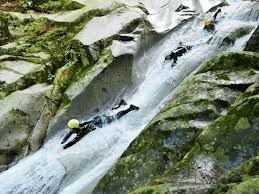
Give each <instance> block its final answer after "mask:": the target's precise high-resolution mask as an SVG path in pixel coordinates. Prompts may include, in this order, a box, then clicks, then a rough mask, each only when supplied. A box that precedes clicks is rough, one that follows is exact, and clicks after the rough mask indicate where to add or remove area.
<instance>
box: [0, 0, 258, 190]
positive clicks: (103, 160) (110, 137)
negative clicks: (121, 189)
mask: <svg viewBox="0 0 259 194" xmlns="http://www.w3.org/2000/svg"><path fill="white" fill-rule="evenodd" d="M229 3H230V6H226V7H223V8H222V13H221V14H219V16H218V20H219V22H218V24H217V25H216V31H215V32H214V33H210V32H207V31H204V30H203V21H204V17H206V18H207V17H209V16H211V15H212V13H208V14H206V15H205V16H196V17H195V18H193V19H191V20H189V21H187V22H186V23H185V24H184V25H182V26H180V27H179V28H177V29H176V30H173V31H172V32H170V33H168V34H167V36H166V37H165V38H163V39H162V40H160V41H159V42H157V43H155V44H154V45H153V47H152V48H151V49H149V50H148V51H146V52H145V54H144V55H143V57H142V58H139V59H136V60H135V61H134V70H135V71H134V72H133V78H134V79H138V77H139V76H142V77H144V79H143V81H142V82H141V83H140V85H139V86H138V88H136V89H135V92H134V93H133V95H132V92H131V95H130V96H129V95H127V94H125V96H124V98H125V99H126V100H127V102H128V104H135V105H137V106H139V107H140V110H139V111H133V112H130V113H128V114H127V115H126V116H124V117H123V118H122V119H120V120H118V121H116V122H114V123H112V124H109V125H107V126H104V127H103V128H100V129H97V130H95V131H93V132H91V133H89V134H88V135H87V136H85V137H84V138H83V139H82V140H81V141H79V142H78V143H77V144H75V145H74V146H72V147H71V148H69V149H67V150H65V151H63V152H62V153H57V148H58V147H59V146H60V141H61V139H62V137H63V136H64V134H65V133H66V129H64V130H62V131H60V133H58V134H57V135H56V136H55V137H53V138H52V139H50V140H49V141H48V142H46V143H45V145H44V147H43V148H41V149H40V150H39V151H38V152H36V153H35V154H33V155H31V156H28V157H26V158H25V159H23V160H21V161H20V162H19V163H18V164H16V165H15V166H13V167H12V168H10V169H9V170H7V171H5V172H3V173H1V174H0V183H1V184H0V193H1V194H25V193H33V194H34V193H35V194H41V193H42V194H46V193H48V194H53V193H61V194H75V193H82V194H83V193H84V194H85V193H91V191H92V190H93V189H94V187H95V186H96V184H97V183H98V181H99V180H100V179H101V178H102V176H104V175H105V173H106V172H107V171H108V170H109V169H110V168H111V167H112V165H114V164H115V163H116V161H117V160H118V158H119V157H120V156H121V154H122V153H123V152H124V151H125V150H126V148H127V147H128V146H129V144H130V143H131V142H132V141H133V140H134V138H136V136H137V135H138V134H139V133H140V132H141V131H142V130H143V129H144V128H145V126H146V125H147V124H148V123H149V122H150V120H151V119H152V118H154V116H155V115H156V114H157V113H158V112H159V110H160V109H161V107H162V106H163V104H165V102H166V101H167V99H169V97H170V96H172V95H173V94H174V91H175V89H176V88H177V86H179V85H180V84H181V83H182V82H183V81H184V79H188V75H191V74H193V73H194V72H195V71H197V69H199V67H200V66H201V64H202V63H203V62H204V61H206V60H209V59H210V58H211V57H212V56H214V55H216V54H218V53H220V52H223V51H240V50H243V48H244V45H245V43H246V42H247V40H248V39H249V37H250V36H251V34H252V33H253V31H254V30H252V31H251V32H250V33H249V34H247V35H245V36H243V37H242V38H240V39H238V40H237V41H236V42H235V44H234V45H230V46H228V45H225V46H221V45H223V40H224V38H225V37H226V36H227V35H228V34H229V33H230V32H233V31H235V30H236V29H238V28H240V27H243V26H251V27H253V29H255V27H256V26H257V25H258V18H257V17H258V16H256V14H258V12H256V11H254V8H253V6H254V4H255V2H249V1H245V2H241V1H231V2H229ZM251 10H252V11H251ZM180 41H181V42H183V44H184V45H192V46H193V48H192V49H191V50H189V51H188V52H187V53H186V54H184V55H183V56H182V57H180V58H178V61H177V63H176V64H175V66H174V67H173V68H172V67H171V62H165V61H164V57H165V56H166V55H168V54H169V53H170V51H172V50H174V49H176V48H177V47H178V45H179V42H180ZM143 63H145V65H146V64H148V67H149V68H148V69H147V70H146V71H145V72H144V74H141V75H140V74H138V69H139V68H140V67H141V65H142V64H143ZM126 107H127V106H126ZM126 107H122V108H121V109H124V108H126ZM121 109H120V110H121ZM106 112H107V113H109V114H115V113H116V112H112V111H110V110H106Z"/></svg>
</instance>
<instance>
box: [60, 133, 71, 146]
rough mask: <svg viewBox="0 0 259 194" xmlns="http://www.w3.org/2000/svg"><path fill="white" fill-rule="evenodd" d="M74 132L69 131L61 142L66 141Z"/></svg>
mask: <svg viewBox="0 0 259 194" xmlns="http://www.w3.org/2000/svg"><path fill="white" fill-rule="evenodd" d="M72 134H73V131H69V132H68V134H66V136H65V137H64V139H63V140H62V141H61V144H63V143H65V142H66V141H67V140H68V138H69V137H70V136H71V135H72Z"/></svg>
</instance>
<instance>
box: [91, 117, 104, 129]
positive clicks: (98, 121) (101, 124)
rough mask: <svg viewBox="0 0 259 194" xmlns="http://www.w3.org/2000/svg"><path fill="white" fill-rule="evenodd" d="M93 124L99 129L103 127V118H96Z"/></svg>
mask: <svg viewBox="0 0 259 194" xmlns="http://www.w3.org/2000/svg"><path fill="white" fill-rule="evenodd" d="M93 124H94V125H96V126H97V127H102V126H103V121H102V117H101V116H96V117H94V118H93Z"/></svg>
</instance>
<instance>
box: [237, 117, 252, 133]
mask: <svg viewBox="0 0 259 194" xmlns="http://www.w3.org/2000/svg"><path fill="white" fill-rule="evenodd" d="M250 127H251V124H250V123H249V121H248V119H247V118H245V117H241V118H240V119H239V120H238V122H237V124H236V125H235V129H236V130H240V129H248V128H250Z"/></svg>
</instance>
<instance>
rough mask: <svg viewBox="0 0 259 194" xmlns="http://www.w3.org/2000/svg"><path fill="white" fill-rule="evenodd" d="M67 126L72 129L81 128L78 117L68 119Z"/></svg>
mask: <svg viewBox="0 0 259 194" xmlns="http://www.w3.org/2000/svg"><path fill="white" fill-rule="evenodd" d="M67 126H68V127H69V128H71V129H74V128H79V121H78V120H77V119H71V120H69V121H68V123H67Z"/></svg>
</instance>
